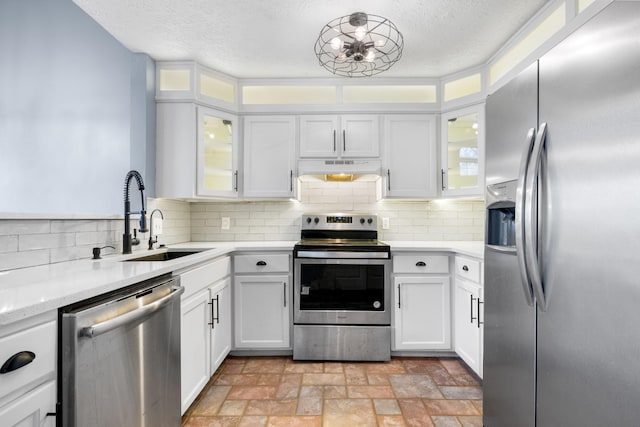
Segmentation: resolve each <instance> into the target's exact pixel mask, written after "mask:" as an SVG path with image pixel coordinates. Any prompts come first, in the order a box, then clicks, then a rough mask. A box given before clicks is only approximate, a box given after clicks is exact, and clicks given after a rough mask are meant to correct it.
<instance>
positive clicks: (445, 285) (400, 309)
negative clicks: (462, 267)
mask: <svg viewBox="0 0 640 427" xmlns="http://www.w3.org/2000/svg"><path fill="white" fill-rule="evenodd" d="M394 291H395V299H396V301H395V304H394V307H395V309H394V314H395V316H394V320H395V332H394V333H395V349H396V350H434V349H448V348H450V346H451V326H450V325H451V320H450V286H449V278H448V277H428V276H424V277H412V276H406V277H404V276H396V278H395V280H394Z"/></svg>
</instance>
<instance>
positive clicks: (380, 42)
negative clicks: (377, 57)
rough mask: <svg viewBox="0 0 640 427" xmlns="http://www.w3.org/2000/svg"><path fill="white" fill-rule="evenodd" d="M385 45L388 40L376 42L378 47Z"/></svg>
mask: <svg viewBox="0 0 640 427" xmlns="http://www.w3.org/2000/svg"><path fill="white" fill-rule="evenodd" d="M385 44H387V40H386V39H378V40H376V42H375V45H376V47H382V46H384V45H385Z"/></svg>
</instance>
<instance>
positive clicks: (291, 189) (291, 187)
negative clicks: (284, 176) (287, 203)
mask: <svg viewBox="0 0 640 427" xmlns="http://www.w3.org/2000/svg"><path fill="white" fill-rule="evenodd" d="M289 191H291V192H293V170H289Z"/></svg>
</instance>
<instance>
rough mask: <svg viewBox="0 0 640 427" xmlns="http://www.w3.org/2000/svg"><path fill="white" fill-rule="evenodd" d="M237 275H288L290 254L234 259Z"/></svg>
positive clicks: (259, 255)
mask: <svg viewBox="0 0 640 427" xmlns="http://www.w3.org/2000/svg"><path fill="white" fill-rule="evenodd" d="M233 262H234V267H235V272H236V273H288V272H289V268H290V267H289V254H252V255H236V256H235V257H234V260H233Z"/></svg>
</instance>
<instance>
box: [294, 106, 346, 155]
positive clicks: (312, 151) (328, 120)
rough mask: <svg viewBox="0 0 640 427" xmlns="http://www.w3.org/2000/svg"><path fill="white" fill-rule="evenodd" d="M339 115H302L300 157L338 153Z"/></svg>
mask: <svg viewBox="0 0 640 427" xmlns="http://www.w3.org/2000/svg"><path fill="white" fill-rule="evenodd" d="M338 132H339V129H338V117H337V116H301V117H300V157H329V158H330V157H335V156H337V155H338V151H337V150H338Z"/></svg>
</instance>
